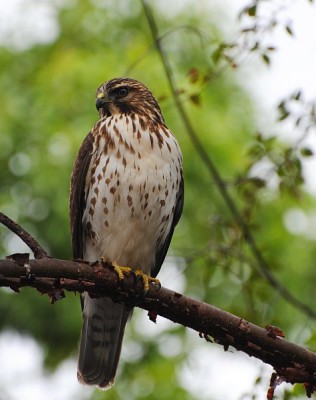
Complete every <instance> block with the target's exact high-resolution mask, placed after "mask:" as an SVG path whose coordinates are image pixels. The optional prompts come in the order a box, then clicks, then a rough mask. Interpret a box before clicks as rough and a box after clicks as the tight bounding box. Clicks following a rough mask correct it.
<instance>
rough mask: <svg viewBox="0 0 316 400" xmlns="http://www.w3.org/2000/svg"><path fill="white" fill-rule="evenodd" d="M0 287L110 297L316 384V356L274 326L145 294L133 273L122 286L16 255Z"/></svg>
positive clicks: (290, 378) (163, 294)
mask: <svg viewBox="0 0 316 400" xmlns="http://www.w3.org/2000/svg"><path fill="white" fill-rule="evenodd" d="M0 286H6V287H11V288H12V289H13V290H16V291H18V290H19V288H20V287H23V286H32V287H34V288H36V289H38V290H39V291H40V292H41V293H48V294H49V295H50V296H51V298H52V299H53V300H57V299H58V298H60V297H63V296H62V295H63V293H62V292H63V289H66V290H69V291H75V292H83V291H87V292H89V293H90V295H91V296H102V295H103V296H104V295H106V296H110V297H111V298H113V299H114V300H115V301H118V302H124V303H126V304H128V305H131V306H137V307H140V308H143V309H145V310H148V311H150V312H151V316H153V315H155V314H158V315H161V316H163V317H165V318H168V319H169V320H171V321H174V322H177V323H179V324H182V325H184V326H187V327H190V328H192V329H194V330H196V331H197V332H199V333H201V334H202V336H204V337H205V338H206V339H208V340H210V338H209V337H212V338H213V339H212V340H211V341H214V342H216V343H218V344H221V345H223V346H224V349H227V348H228V346H232V347H234V348H235V349H237V350H240V351H243V352H245V353H246V354H248V355H249V356H253V357H256V358H259V359H260V360H262V361H263V362H265V363H268V364H270V365H272V366H273V367H274V369H275V371H276V373H277V375H278V377H280V378H281V380H285V381H287V382H291V383H305V384H308V385H310V386H311V387H313V386H315V385H316V354H315V353H312V352H311V351H309V350H306V349H304V348H303V347H300V346H297V345H295V344H294V343H291V342H288V341H287V340H284V339H283V338H281V337H279V336H278V335H282V333H281V332H280V331H279V330H278V329H276V328H273V327H270V328H269V329H267V328H266V329H263V328H260V327H258V326H256V325H254V324H252V323H251V322H248V321H246V320H244V319H242V318H240V317H237V316H235V315H232V314H229V313H227V312H225V311H223V310H220V309H219V308H216V307H214V306H211V305H209V304H206V303H203V302H200V301H197V300H194V299H192V298H189V297H187V296H184V295H182V294H179V293H176V292H174V291H172V290H168V289H166V288H163V287H161V288H159V287H157V285H153V284H152V285H150V289H149V291H148V292H147V293H146V295H144V291H143V283H142V281H140V280H139V279H138V278H136V277H135V276H134V274H131V275H129V276H126V278H125V279H124V281H123V283H121V282H119V279H118V277H117V274H116V272H115V271H114V270H113V268H112V267H111V266H110V265H108V264H98V263H95V264H93V265H91V264H87V263H85V262H80V261H77V262H76V261H65V260H59V259H54V258H42V259H38V260H28V257H27V256H26V255H21V254H18V255H12V256H10V257H9V258H8V259H6V260H0Z"/></svg>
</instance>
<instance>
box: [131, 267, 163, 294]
mask: <svg viewBox="0 0 316 400" xmlns="http://www.w3.org/2000/svg"><path fill="white" fill-rule="evenodd" d="M135 275H136V276H137V277H140V278H141V279H142V281H143V284H144V294H146V293H147V292H148V290H149V283H154V284H155V285H157V286H159V287H160V286H161V284H160V281H159V279H157V278H153V277H151V276H149V275H147V274H145V272H143V271H142V270H140V269H138V270H137V271H135Z"/></svg>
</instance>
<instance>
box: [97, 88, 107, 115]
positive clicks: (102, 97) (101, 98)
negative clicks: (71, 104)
mask: <svg viewBox="0 0 316 400" xmlns="http://www.w3.org/2000/svg"><path fill="white" fill-rule="evenodd" d="M108 102H109V100H108V99H107V97H106V95H105V93H103V92H101V93H99V94H98V95H97V100H96V102H95V106H96V108H97V110H98V111H99V109H100V108H103V107H104V105H105V104H106V103H108Z"/></svg>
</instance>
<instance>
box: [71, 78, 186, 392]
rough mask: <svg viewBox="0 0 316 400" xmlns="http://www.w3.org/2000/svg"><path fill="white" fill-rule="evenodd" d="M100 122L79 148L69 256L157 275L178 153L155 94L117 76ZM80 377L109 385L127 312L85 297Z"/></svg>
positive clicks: (173, 218)
mask: <svg viewBox="0 0 316 400" xmlns="http://www.w3.org/2000/svg"><path fill="white" fill-rule="evenodd" d="M96 107H97V109H98V111H99V114H100V119H99V121H98V122H97V123H96V125H95V126H94V127H93V128H92V130H91V131H90V133H89V134H88V136H87V137H86V138H85V140H84V142H83V143H82V145H81V148H80V150H79V153H78V155H77V159H76V161H75V164H74V169H73V174H72V178H71V194H70V219H71V233H72V246H73V257H74V258H76V259H78V258H80V259H84V260H87V261H91V262H94V261H96V260H100V259H101V258H103V260H105V261H108V262H110V263H111V264H113V265H117V266H124V267H130V268H131V269H132V270H135V271H136V270H141V271H143V272H144V273H146V274H148V275H150V276H152V277H156V275H157V274H158V272H159V270H160V267H161V265H162V263H163V261H164V259H165V256H166V253H167V250H168V247H169V244H170V241H171V237H172V234H173V231H174V228H175V226H176V224H177V222H178V221H179V218H180V216H181V213H182V208H183V177H182V155H181V151H180V149H179V145H178V142H177V140H176V139H175V137H174V136H173V134H172V133H171V132H170V130H169V129H168V128H167V126H166V124H165V121H164V118H163V116H162V113H161V110H160V107H159V105H158V103H157V101H156V99H155V98H154V97H153V95H152V93H151V92H150V91H149V90H148V89H147V88H146V87H145V86H144V85H143V84H142V83H140V82H138V81H136V80H133V79H128V78H117V79H112V80H110V81H107V82H105V83H104V84H103V85H101V86H100V87H99V88H98V90H97V100H96ZM82 307H83V328H82V334H81V344H80V351H79V361H78V378H79V380H80V381H81V382H83V383H86V384H89V385H98V386H99V387H101V388H103V389H106V388H109V387H111V386H112V384H113V382H114V377H115V373H116V369H117V364H118V360H119V356H120V352H121V346H122V339H123V334H124V328H125V324H126V321H127V318H128V316H129V314H130V313H131V309H130V308H128V307H127V306H125V305H124V304H118V303H114V302H113V301H112V300H111V299H110V298H108V297H102V298H91V297H90V296H89V294H88V293H84V294H83V296H82Z"/></svg>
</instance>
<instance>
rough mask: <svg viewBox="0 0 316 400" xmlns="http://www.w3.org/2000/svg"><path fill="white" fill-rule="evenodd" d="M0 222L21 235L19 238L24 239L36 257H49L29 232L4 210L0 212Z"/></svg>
mask: <svg viewBox="0 0 316 400" xmlns="http://www.w3.org/2000/svg"><path fill="white" fill-rule="evenodd" d="M0 223H1V224H2V225H5V226H6V227H7V228H9V229H10V231H11V232H13V233H15V234H16V235H17V236H19V238H20V239H22V240H23V242H24V243H25V244H26V245H27V246H29V248H30V249H31V250H32V251H33V253H34V257H35V258H43V257H49V255H48V254H47V253H46V251H45V250H44V249H43V248H42V247H41V246H40V244H39V243H38V242H37V241H36V240H35V239H34V238H33V237H32V236H31V235H30V234H29V233H28V232H26V231H25V230H24V229H23V228H22V227H21V226H20V225H18V224H17V223H16V222H14V221H12V219H11V218H9V217H8V216H6V215H5V214H3V213H2V212H0Z"/></svg>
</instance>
